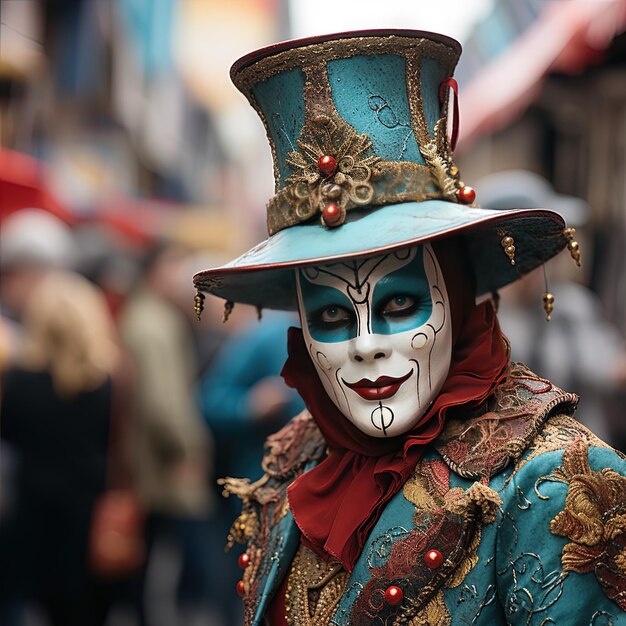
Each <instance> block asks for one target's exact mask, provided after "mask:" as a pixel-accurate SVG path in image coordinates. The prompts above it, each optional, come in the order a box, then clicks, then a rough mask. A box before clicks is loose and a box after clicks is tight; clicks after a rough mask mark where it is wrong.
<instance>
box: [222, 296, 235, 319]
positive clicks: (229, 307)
mask: <svg viewBox="0 0 626 626" xmlns="http://www.w3.org/2000/svg"><path fill="white" fill-rule="evenodd" d="M234 308H235V303H234V302H233V301H232V300H226V302H225V304H224V315H223V316H222V324H226V322H227V321H228V318H229V317H230V314H231V313H232V312H233V309H234Z"/></svg>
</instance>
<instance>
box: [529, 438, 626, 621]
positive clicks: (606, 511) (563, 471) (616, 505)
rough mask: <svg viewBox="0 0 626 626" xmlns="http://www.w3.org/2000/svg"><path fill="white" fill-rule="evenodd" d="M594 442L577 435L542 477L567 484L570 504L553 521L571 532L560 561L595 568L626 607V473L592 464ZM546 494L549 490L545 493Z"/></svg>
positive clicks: (558, 529) (574, 568)
mask: <svg viewBox="0 0 626 626" xmlns="http://www.w3.org/2000/svg"><path fill="white" fill-rule="evenodd" d="M588 457H589V442H588V441H586V440H585V439H584V438H583V437H578V438H576V439H575V440H574V441H573V442H572V443H571V444H570V445H569V446H568V447H567V449H566V450H565V452H564V453H563V461H562V464H561V466H560V467H558V468H557V469H555V470H554V471H553V472H552V473H551V474H550V475H549V476H545V477H543V478H542V479H540V480H539V481H538V483H541V482H544V481H551V482H561V483H564V484H566V485H567V486H568V489H567V496H566V497H565V506H564V508H563V510H562V511H561V512H560V513H558V514H557V515H556V516H555V517H554V519H553V520H552V521H551V522H550V530H551V531H552V532H553V533H554V534H555V535H560V536H563V537H567V538H568V539H569V543H567V544H566V545H565V546H564V547H563V551H562V553H561V565H562V567H563V570H564V571H566V572H576V573H578V574H586V573H588V572H594V574H595V576H596V578H597V580H598V582H599V583H600V586H601V587H602V589H603V590H604V592H605V593H606V595H607V597H608V598H610V599H611V600H613V601H614V602H615V603H616V604H617V605H618V606H620V608H622V609H623V610H626V477H624V476H622V475H621V474H619V473H617V472H616V471H614V470H612V469H610V468H605V469H603V470H601V471H596V470H593V469H591V467H590V466H589V458H588ZM544 497H545V496H544Z"/></svg>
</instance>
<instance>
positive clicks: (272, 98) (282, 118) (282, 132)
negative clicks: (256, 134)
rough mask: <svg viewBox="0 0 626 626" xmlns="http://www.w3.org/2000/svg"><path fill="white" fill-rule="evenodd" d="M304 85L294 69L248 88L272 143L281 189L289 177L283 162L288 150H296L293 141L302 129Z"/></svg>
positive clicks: (302, 79)
mask: <svg viewBox="0 0 626 626" xmlns="http://www.w3.org/2000/svg"><path fill="white" fill-rule="evenodd" d="M304 81H305V77H304V74H303V73H302V70H301V69H300V68H298V67H296V68H294V69H293V70H289V71H288V72H283V73H281V74H276V75H275V76H272V77H271V78H268V79H267V80H265V81H263V82H261V83H257V84H256V85H255V86H254V87H253V88H252V94H253V95H254V99H255V100H256V101H257V104H258V105H259V107H260V108H261V111H263V112H264V116H265V120H266V123H267V129H268V132H269V134H270V136H271V138H272V140H273V141H272V143H273V144H274V148H275V150H276V158H277V159H278V163H279V164H280V181H281V183H282V185H284V184H285V179H286V178H288V177H289V176H290V175H291V174H292V172H291V169H290V168H289V166H288V165H287V164H286V163H285V159H286V158H287V155H288V154H289V153H290V152H291V151H292V150H296V149H297V145H296V140H297V139H298V138H299V137H300V132H301V131H302V127H303V126H304Z"/></svg>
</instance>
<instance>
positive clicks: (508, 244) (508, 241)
mask: <svg viewBox="0 0 626 626" xmlns="http://www.w3.org/2000/svg"><path fill="white" fill-rule="evenodd" d="M500 245H501V246H502V249H503V250H504V254H506V255H507V257H509V261H511V265H515V241H514V240H513V237H511V235H506V236H504V237H502V240H501V241H500Z"/></svg>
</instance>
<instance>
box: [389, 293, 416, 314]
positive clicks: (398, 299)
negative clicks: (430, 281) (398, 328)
mask: <svg viewBox="0 0 626 626" xmlns="http://www.w3.org/2000/svg"><path fill="white" fill-rule="evenodd" d="M418 306H419V305H418V303H417V302H416V301H415V299H414V298H413V297H412V296H409V295H408V294H400V295H397V296H394V297H393V298H391V299H390V300H388V301H387V303H386V304H385V305H384V306H383V307H382V309H381V310H380V314H381V315H384V316H385V317H387V318H401V317H409V316H411V315H413V314H414V313H415V311H416V310H417V308H418Z"/></svg>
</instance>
